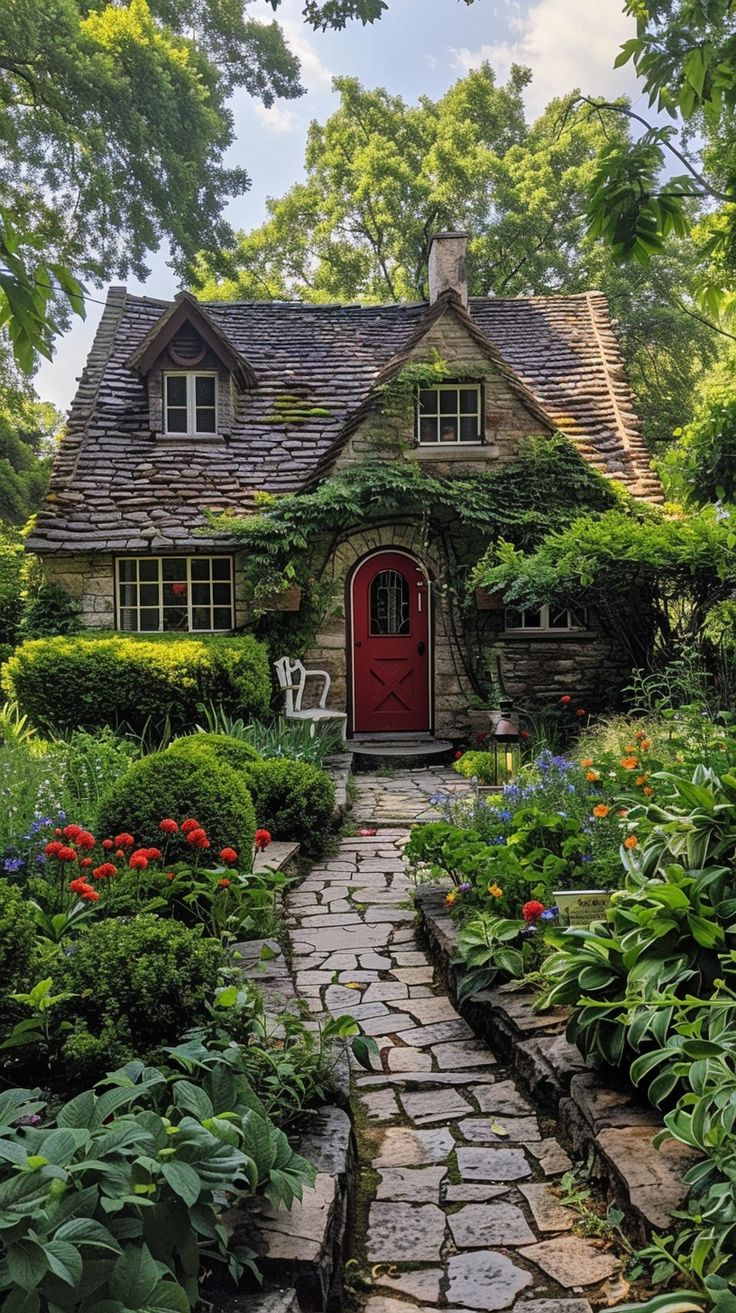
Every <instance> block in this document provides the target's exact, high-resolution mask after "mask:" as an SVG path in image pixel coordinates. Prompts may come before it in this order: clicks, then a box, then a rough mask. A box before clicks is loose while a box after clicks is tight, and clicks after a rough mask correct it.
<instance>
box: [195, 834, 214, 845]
mask: <svg viewBox="0 0 736 1313" xmlns="http://www.w3.org/2000/svg"><path fill="white" fill-rule="evenodd" d="M195 846H196V847H197V848H209V847H210V846H211V845H210V841H209V839H208V838H207V835H206V834H205V836H204V838H203V839H197V843H196V845H195Z"/></svg>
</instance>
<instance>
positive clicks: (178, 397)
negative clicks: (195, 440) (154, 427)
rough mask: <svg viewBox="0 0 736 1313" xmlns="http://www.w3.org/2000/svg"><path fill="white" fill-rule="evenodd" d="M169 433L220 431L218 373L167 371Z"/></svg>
mask: <svg viewBox="0 0 736 1313" xmlns="http://www.w3.org/2000/svg"><path fill="white" fill-rule="evenodd" d="M164 411H165V417H166V430H165V431H166V432H167V433H174V434H176V433H187V434H195V433H216V432H217V375H216V374H196V373H195V372H194V371H193V370H187V372H186V373H183V374H164Z"/></svg>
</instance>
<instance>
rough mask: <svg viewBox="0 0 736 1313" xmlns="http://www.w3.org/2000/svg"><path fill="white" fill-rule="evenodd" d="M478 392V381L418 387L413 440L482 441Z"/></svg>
mask: <svg viewBox="0 0 736 1313" xmlns="http://www.w3.org/2000/svg"><path fill="white" fill-rule="evenodd" d="M482 413H483V410H482V396H481V386H480V384H479V383H446V384H444V385H443V386H442V387H436V388H420V389H419V393H418V397H417V441H418V442H419V443H420V444H421V445H422V446H425V445H428V446H431V445H434V444H438V445H439V444H442V443H453V442H454V443H458V442H462V443H471V442H474V443H476V445H477V444H478V443H480V442H482V441H483V431H482V428H481V415H482Z"/></svg>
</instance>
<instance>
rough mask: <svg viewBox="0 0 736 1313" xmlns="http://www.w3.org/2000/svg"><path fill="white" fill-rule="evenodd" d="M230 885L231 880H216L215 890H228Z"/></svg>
mask: <svg viewBox="0 0 736 1313" xmlns="http://www.w3.org/2000/svg"><path fill="white" fill-rule="evenodd" d="M231 884H232V880H218V881H217V888H218V889H229V888H230V885H231Z"/></svg>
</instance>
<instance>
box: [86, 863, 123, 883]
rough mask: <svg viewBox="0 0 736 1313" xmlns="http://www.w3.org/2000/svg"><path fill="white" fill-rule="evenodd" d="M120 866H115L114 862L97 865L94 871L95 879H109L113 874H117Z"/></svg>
mask: <svg viewBox="0 0 736 1313" xmlns="http://www.w3.org/2000/svg"><path fill="white" fill-rule="evenodd" d="M117 873H118V868H117V867H116V866H113V864H112V862H103V863H102V866H96V867H95V869H94V871H93V872H92V874H93V876H94V877H95V880H107V879H108V878H109V877H110V876H111V875H117Z"/></svg>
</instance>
